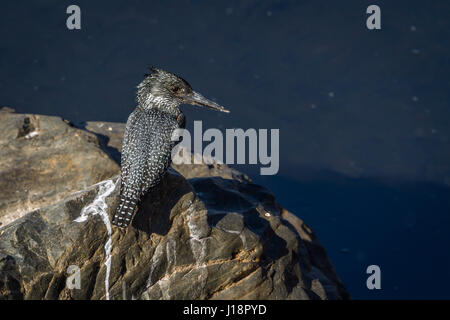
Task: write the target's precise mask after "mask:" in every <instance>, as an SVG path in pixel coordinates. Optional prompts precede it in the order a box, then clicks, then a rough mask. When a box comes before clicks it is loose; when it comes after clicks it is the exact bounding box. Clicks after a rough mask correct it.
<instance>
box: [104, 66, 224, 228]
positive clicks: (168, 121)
mask: <svg viewBox="0 0 450 320" xmlns="http://www.w3.org/2000/svg"><path fill="white" fill-rule="evenodd" d="M137 102H138V107H137V108H136V109H135V110H134V111H133V112H132V113H131V114H130V116H129V118H128V121H127V124H126V128H125V135H124V139H123V145H122V159H121V175H120V180H121V181H120V182H121V186H120V202H119V205H118V207H117V209H116V213H115V215H114V217H113V220H112V223H113V224H114V225H116V226H118V227H122V228H126V227H127V226H128V225H129V224H130V223H131V221H132V219H133V215H134V213H135V211H136V207H137V205H138V204H139V201H140V199H141V197H142V196H143V195H145V193H146V192H147V191H148V190H149V189H150V188H152V187H154V186H155V185H157V184H158V183H159V182H160V180H161V178H162V177H163V176H164V174H165V173H166V171H167V169H168V167H169V165H170V162H171V152H172V148H173V147H174V146H175V145H176V144H177V142H174V141H172V140H171V137H172V133H173V131H174V130H175V129H177V128H184V126H185V117H184V115H183V113H182V112H181V110H180V109H179V108H178V106H179V105H180V104H181V103H188V104H197V105H201V106H205V107H209V108H213V109H216V110H219V111H223V112H228V111H227V110H225V109H224V108H223V107H221V106H219V105H217V104H215V103H214V102H212V101H209V100H207V99H206V98H204V97H202V96H201V95H199V94H198V93H196V92H194V91H193V90H192V88H191V86H190V85H189V84H188V83H187V82H186V81H185V80H183V79H181V78H180V77H178V76H176V75H174V74H172V73H169V72H167V71H163V70H160V69H156V68H152V74H151V75H147V77H146V78H145V79H144V80H143V81H142V82H141V83H140V84H139V86H138V94H137Z"/></svg>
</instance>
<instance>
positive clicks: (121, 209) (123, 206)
mask: <svg viewBox="0 0 450 320" xmlns="http://www.w3.org/2000/svg"><path fill="white" fill-rule="evenodd" d="M136 205H137V199H136V197H130V196H126V195H123V194H121V195H120V201H119V205H118V206H117V209H116V213H115V214H114V217H113V219H112V224H113V225H116V226H118V227H120V228H126V227H128V225H129V224H130V223H131V221H132V220H133V214H134V212H135V211H136Z"/></svg>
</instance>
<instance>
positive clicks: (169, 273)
mask: <svg viewBox="0 0 450 320" xmlns="http://www.w3.org/2000/svg"><path fill="white" fill-rule="evenodd" d="M95 125H96V126H99V123H95ZM106 125H107V126H106ZM110 125H111V126H112V127H111V130H108V128H109V127H110ZM104 126H106V127H105V128H106V132H105V134H101V136H100V138H102V139H104V141H100V143H99V145H100V147H102V148H104V149H106V148H108V150H105V152H106V151H108V155H109V156H110V158H113V157H112V156H111V155H112V154H113V153H111V151H114V150H113V148H114V147H113V146H112V145H111V143H114V141H119V140H118V139H117V137H115V136H114V135H115V134H118V135H120V127H121V126H122V124H105V125H104ZM85 127H86V129H88V130H89V128H91V129H92V123H91V126H89V125H87V126H85ZM116 129H117V130H116ZM92 131H94V130H92ZM108 132H109V133H110V135H109V136H108V134H107V133H108ZM97 134H100V133H98V132H97ZM117 150H120V146H119V147H117V148H116V151H117ZM105 155H106V153H105ZM89 161H94V160H90V159H89V158H88V159H85V162H89ZM85 165H88V164H87V163H86V164H85ZM114 165H115V164H114ZM114 165H113V166H112V168H115V167H114ZM174 168H175V169H176V170H174V169H170V170H169V171H168V173H167V175H166V176H165V178H164V179H163V180H162V182H161V183H160V184H159V185H158V186H157V187H156V188H154V189H152V190H151V191H150V192H149V193H148V194H147V195H146V196H145V198H144V199H143V202H142V203H141V205H140V208H139V210H138V212H137V213H136V216H135V218H134V220H133V222H132V225H131V226H130V227H129V228H128V229H127V230H119V229H117V228H115V227H112V229H111V231H112V232H111V234H109V233H108V228H110V227H111V226H110V224H109V221H108V219H105V216H109V218H111V216H112V214H113V212H114V209H115V206H116V205H117V202H118V197H119V190H118V187H117V183H116V182H117V179H118V178H117V176H115V177H111V178H110V177H107V179H106V180H104V181H102V182H100V183H97V184H93V185H91V186H89V187H87V188H80V189H79V191H77V192H75V193H72V194H70V195H69V196H66V197H65V198H63V199H62V200H60V201H57V202H54V203H52V204H50V205H48V206H43V207H40V208H38V209H36V210H33V211H31V212H28V213H27V214H24V215H23V216H22V217H20V218H18V219H15V220H14V221H12V222H11V223H10V224H8V225H6V226H3V227H2V228H1V229H0V298H3V299H107V298H109V299H346V298H348V293H347V291H346V290H345V288H344V286H343V284H342V283H341V281H340V280H339V279H338V276H337V275H336V273H335V271H334V268H333V267H332V265H331V263H330V262H329V260H328V258H327V255H326V252H325V250H324V248H323V247H322V246H321V245H320V244H319V242H318V241H317V239H316V237H315V236H314V234H313V232H312V231H311V229H310V228H309V227H308V226H306V225H305V224H304V223H303V222H302V221H301V220H300V219H299V218H298V217H296V216H295V215H294V214H292V213H290V212H288V211H287V210H285V209H284V208H282V207H281V206H280V205H279V204H278V203H277V202H276V200H275V199H274V196H273V195H272V194H271V193H270V192H269V191H268V190H267V189H265V188H263V187H261V186H258V185H255V184H253V183H252V182H251V181H250V180H249V179H248V178H247V177H246V176H245V175H243V174H242V173H240V172H238V171H236V170H234V169H231V168H229V167H227V166H225V165H219V164H210V165H194V166H191V165H180V166H174ZM96 170H99V172H97V174H100V173H101V174H105V171H108V170H109V169H108V168H98V169H96ZM103 170H104V171H103ZM111 170H113V169H111ZM114 170H116V169H114ZM108 244H110V245H111V246H110V247H109V246H108ZM75 269H77V270H79V273H78V275H79V279H78V280H79V281H78V284H79V287H78V288H74V287H73V283H74V282H73V280H74V275H76V274H75V273H73V272H72V270H75ZM68 271H70V272H68ZM75 280H76V279H75ZM76 282H77V281H75V283H76Z"/></svg>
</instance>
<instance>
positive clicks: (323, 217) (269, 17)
mask: <svg viewBox="0 0 450 320" xmlns="http://www.w3.org/2000/svg"><path fill="white" fill-rule="evenodd" d="M70 4H78V5H79V6H80V7H81V16H82V22H81V23H82V25H81V26H82V29H81V30H79V31H69V30H67V28H66V17H67V15H66V13H65V12H66V8H67V6H68V5H70ZM369 4H378V5H379V6H380V7H381V21H382V29H381V30H377V31H369V30H368V29H367V28H366V22H365V19H366V17H367V15H366V13H365V11H366V8H367V6H368V5H369ZM0 8H1V12H2V19H0V36H1V38H0V39H1V42H0V104H1V105H7V106H10V107H13V108H15V109H16V110H17V111H18V112H28V113H41V114H51V115H60V116H62V117H64V118H67V119H70V120H72V121H83V120H104V121H120V122H124V121H126V119H127V116H128V114H129V113H130V112H131V111H132V110H133V109H134V107H135V104H134V96H135V87H136V85H137V84H138V83H139V82H140V81H141V80H142V76H143V74H144V73H146V72H147V70H145V68H146V66H148V65H156V66H159V67H161V68H163V69H167V70H169V71H172V72H175V73H177V74H179V75H181V76H182V77H184V78H185V79H187V80H188V81H189V82H190V83H191V85H192V86H193V87H194V88H195V89H196V90H198V91H200V92H202V93H203V94H204V95H206V96H208V97H211V98H214V99H216V100H217V101H218V102H220V103H221V104H223V105H225V106H226V107H227V108H229V109H230V110H232V113H231V114H229V115H226V114H218V113H215V112H210V111H203V110H200V109H195V108H192V107H188V106H186V107H183V110H184V111H185V113H186V116H187V118H188V127H191V126H192V121H193V120H203V121H204V124H203V126H204V128H206V127H218V128H222V129H223V128H234V127H240V128H280V172H279V174H278V175H277V176H266V177H261V176H259V174H258V172H259V168H257V167H251V166H244V167H243V168H242V167H240V168H241V169H243V170H244V171H246V172H247V173H248V174H249V175H251V176H252V178H253V179H254V180H255V181H256V182H258V183H262V184H264V185H265V186H267V187H269V188H270V189H271V190H272V191H273V192H274V193H275V194H276V196H277V198H278V199H279V201H280V203H281V204H282V205H284V206H285V207H287V208H288V209H289V210H291V211H293V212H295V213H296V214H298V215H299V216H300V217H302V218H303V219H304V220H305V221H306V222H307V223H308V224H310V225H311V226H312V228H313V229H314V230H315V231H316V233H317V234H318V236H319V238H320V240H321V242H322V243H323V244H324V245H325V247H326V249H327V251H328V253H329V255H330V258H331V260H332V262H333V263H334V265H335V266H336V269H337V271H338V273H339V275H340V276H341V278H342V279H343V281H344V282H345V284H346V285H347V287H348V289H349V291H350V293H351V294H352V296H353V298H368V299H377V298H385V299H398V298H401V299H404V298H415V299H418V298H425V299H428V298H447V299H448V298H450V293H449V291H448V286H449V285H450V254H449V246H450V233H449V229H450V140H449V139H450V109H449V107H450V106H449V101H450V99H449V98H450V90H449V89H450V79H449V71H450V61H449V57H450V42H449V41H450V34H449V33H450V32H449V30H450V2H448V1H377V2H376V3H375V2H371V1H345V2H344V1H333V2H332V1H317V0H316V1H260V2H257V3H256V2H243V1H227V2H223V3H222V2H213V1H164V2H155V3H151V2H150V1H104V2H101V1H95V2H94V1H36V2H33V3H31V2H29V1H9V2H7V3H5V2H4V1H3V2H2V3H1V4H0ZM371 264H377V265H379V266H380V268H381V272H382V289H381V290H378V291H369V290H368V289H367V288H366V284H365V283H366V278H367V275H366V274H365V270H366V268H367V266H368V265H371Z"/></svg>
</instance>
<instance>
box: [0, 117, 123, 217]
mask: <svg viewBox="0 0 450 320" xmlns="http://www.w3.org/2000/svg"><path fill="white" fill-rule="evenodd" d="M0 132H1V133H2V135H1V136H0V150H1V155H0V224H1V225H6V224H8V223H10V222H12V221H14V220H15V219H17V218H19V217H21V216H22V215H24V214H26V213H28V212H30V211H32V210H34V209H37V208H41V207H43V206H46V205H50V204H52V203H55V202H56V201H59V200H61V199H63V198H65V197H67V196H68V195H69V194H71V193H73V192H75V191H78V190H83V189H85V188H87V187H88V186H91V185H93V184H95V183H97V182H100V181H102V180H104V179H107V178H110V177H112V176H115V175H117V174H118V172H119V170H120V168H119V166H118V164H117V163H116V162H115V161H114V160H113V159H112V158H111V157H110V156H108V155H107V154H106V153H105V152H104V151H102V149H101V147H100V143H99V140H98V138H97V136H96V135H95V134H92V133H88V132H86V131H84V130H80V129H77V128H75V127H73V126H71V125H70V124H69V123H68V122H67V121H64V120H63V119H61V118H59V117H50V116H41V115H26V114H18V113H15V112H14V110H12V109H10V108H2V109H0Z"/></svg>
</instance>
